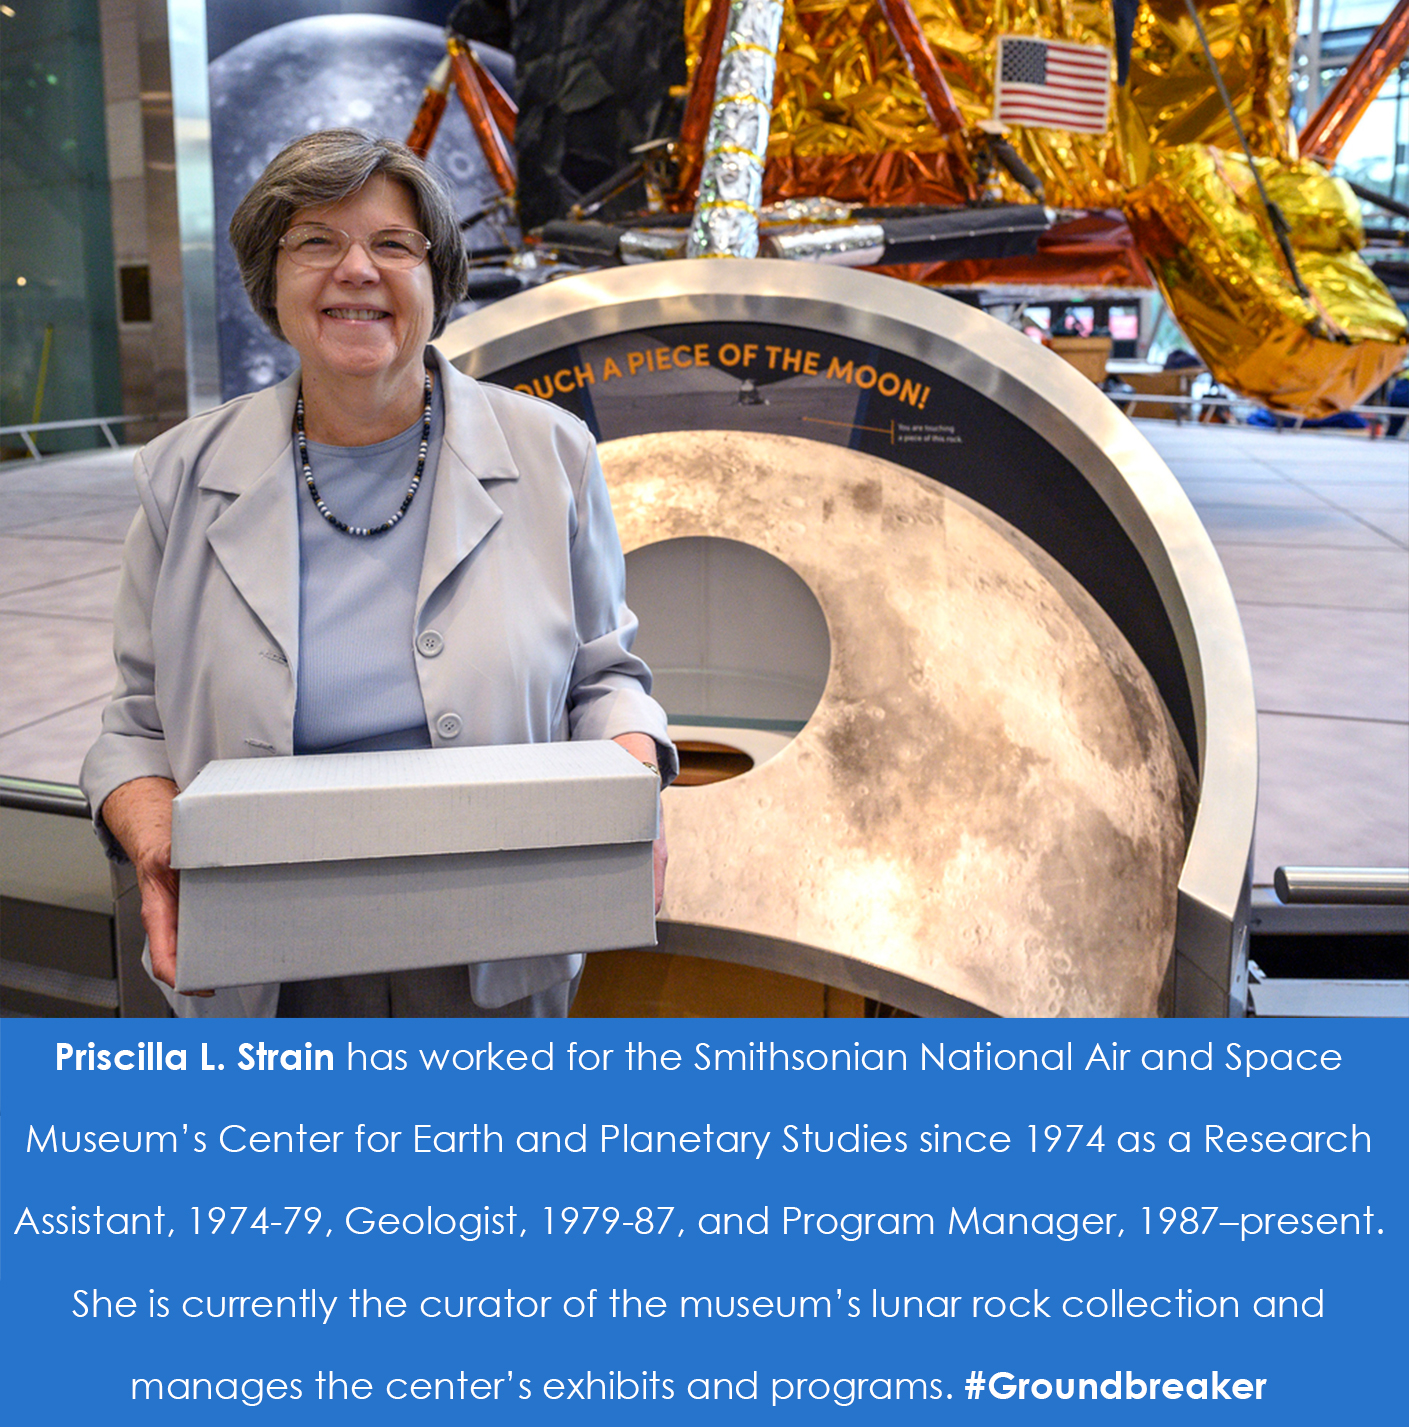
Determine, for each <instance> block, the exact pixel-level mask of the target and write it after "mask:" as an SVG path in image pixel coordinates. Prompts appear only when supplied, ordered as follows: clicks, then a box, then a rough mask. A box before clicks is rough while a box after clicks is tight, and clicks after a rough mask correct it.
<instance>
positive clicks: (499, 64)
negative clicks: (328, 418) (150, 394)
mask: <svg viewBox="0 0 1409 1427" xmlns="http://www.w3.org/2000/svg"><path fill="white" fill-rule="evenodd" d="M475 51H476V53H477V54H478V55H479V57H480V59H481V60H482V61H483V62H484V64H485V67H486V68H487V69H489V71H490V72H491V73H492V74H493V75H494V77H495V78H496V79H498V80H499V81H500V83H501V84H504V85H505V87H506V88H508V87H510V86H511V85H512V83H513V62H512V61H511V60H510V59H509V57H508V56H507V55H506V54H504V53H503V52H502V51H500V50H495V49H493V48H491V47H489V46H486V45H476V46H475ZM444 53H445V34H444V31H443V30H441V29H439V28H437V27H436V26H435V25H429V24H425V23H423V22H421V21H418V20H407V19H400V18H397V17H393V16H387V15H342V14H338V15H316V16H311V17H309V18H306V19H301V20H291V21H289V22H288V23H287V24H283V25H275V26H274V27H273V28H272V29H268V30H263V31H261V32H260V33H258V34H255V35H252V36H250V37H249V38H248V39H245V40H242V41H240V43H238V44H236V45H234V46H233V47H232V48H230V49H228V50H226V51H225V53H224V54H221V55H219V56H218V57H217V58H216V59H215V60H213V61H212V62H211V65H210V127H211V160H212V168H213V171H214V180H215V233H216V258H215V266H216V288H217V311H218V321H219V330H220V373H221V395H222V398H223V399H224V400H226V401H228V400H229V399H230V398H232V397H235V396H239V395H240V394H241V393H243V392H247V391H254V390H256V389H258V388H259V387H265V386H269V385H270V384H271V383H273V382H276V381H279V380H280V379H281V378H283V377H285V376H287V375H288V374H289V373H290V372H291V371H292V370H293V368H294V362H295V358H294V354H293V351H292V349H291V348H289V347H287V346H285V345H284V344H283V343H282V342H279V341H278V340H276V339H275V338H274V337H273V336H272V335H271V334H270V333H269V332H268V331H267V330H266V329H265V327H264V324H263V323H262V322H260V320H259V319H258V318H257V317H256V316H255V315H254V313H253V312H252V311H251V310H250V305H249V302H248V301H247V300H246V298H245V294H244V289H243V287H242V286H241V284H240V274H239V270H238V268H237V267H236V265H235V256H234V253H233V252H232V251H231V250H230V245H229V242H228V241H227V240H226V237H225V234H226V232H227V230H228V228H229V226H230V217H231V215H232V214H233V213H234V211H235V208H236V206H237V205H238V204H239V201H240V199H241V198H243V197H244V195H245V194H246V192H248V190H249V188H250V186H251V185H252V184H253V183H254V181H255V180H256V179H257V178H258V177H259V175H260V174H261V173H262V172H263V171H264V167H265V165H266V164H267V163H268V162H269V160H270V159H272V158H273V157H274V155H275V154H276V153H278V152H279V150H280V149H281V148H283V146H284V145H285V144H287V143H288V142H289V141H290V140H291V139H295V138H297V137H299V135H301V134H307V133H311V132H312V131H313V130H315V129H331V128H338V127H342V126H348V127H352V128H357V129H367V130H370V131H371V132H373V133H376V134H383V135H386V136H387V137H389V138H395V139H404V138H405V137H406V135H407V134H408V133H409V132H410V129H411V124H412V121H413V120H414V119H415V117H416V111H417V109H418V108H419V106H420V103H421V95H422V93H423V91H424V89H425V84H426V80H427V79H428V78H429V77H430V74H431V71H432V70H433V69H434V68H435V66H436V64H437V63H438V62H439V60H440V59H441V57H442V56H443V55H444ZM430 163H431V165H432V167H434V168H435V169H437V170H438V171H439V172H440V174H441V175H442V176H443V177H444V178H445V179H446V181H447V183H448V184H449V186H450V191H451V193H452V195H453V196H454V199H455V202H456V207H457V208H458V209H459V211H460V214H461V217H462V218H463V217H468V216H469V215H470V214H472V213H474V212H476V211H478V210H479V209H480V208H482V207H483V206H484V205H485V204H486V203H488V202H489V201H490V199H492V198H493V197H494V196H495V195H496V194H497V193H498V188H497V186H496V184H495V182H494V179H493V177H492V175H491V174H490V172H489V168H488V166H487V165H486V163H485V161H484V156H483V154H482V153H481V152H480V149H479V145H478V144H477V143H476V141H475V138H474V135H473V133H472V132H471V130H470V123H469V120H468V119H467V118H466V116H465V112H464V110H463V109H462V108H460V106H459V105H457V104H451V105H449V106H448V107H447V108H446V111H445V117H444V119H443V121H442V122H441V126H440V130H439V132H438V133H437V135H436V140H435V144H434V146H433V147H432V149H431V151H430ZM467 237H468V239H469V240H470V241H471V242H472V243H473V241H474V240H475V237H476V230H475V229H472V230H470V232H469V233H468V234H467ZM484 241H485V242H490V241H492V240H491V239H490V238H489V237H488V236H487V234H486V235H485V237H484Z"/></svg>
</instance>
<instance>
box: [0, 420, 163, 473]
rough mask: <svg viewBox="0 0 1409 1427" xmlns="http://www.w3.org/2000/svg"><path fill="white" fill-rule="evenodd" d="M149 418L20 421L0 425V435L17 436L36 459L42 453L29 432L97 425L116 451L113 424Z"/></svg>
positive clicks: (75, 429) (40, 458) (117, 446)
mask: <svg viewBox="0 0 1409 1427" xmlns="http://www.w3.org/2000/svg"><path fill="white" fill-rule="evenodd" d="M151 420H153V418H152V417H150V416H143V415H140V414H136V413H134V414H131V415H124V416H82V417H78V418H77V419H75V420H73V421H22V422H20V423H19V425H17V426H0V436H18V437H19V438H20V440H21V441H23V442H24V444H25V446H26V448H27V449H28V451H29V454H30V455H31V456H32V457H33V458H34V459H35V460H36V461H38V460H42V459H43V456H44V453H43V452H42V451H41V450H40V449H39V447H38V446H36V445H35V444H34V441H33V440H32V439H31V437H30V434H29V433H30V432H31V431H78V430H80V429H82V428H85V427H89V426H97V427H100V428H101V429H102V432H103V435H104V436H106V437H107V438H108V445H109V446H111V447H112V449H113V450H114V451H116V450H118V449H119V448H120V446H121V444H122V443H121V442H120V441H119V440H118V439H117V437H116V436H114V435H113V433H112V427H113V426H117V425H121V424H122V423H124V422H127V421H151Z"/></svg>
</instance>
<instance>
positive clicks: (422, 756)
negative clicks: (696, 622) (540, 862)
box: [171, 741, 657, 868]
mask: <svg viewBox="0 0 1409 1427" xmlns="http://www.w3.org/2000/svg"><path fill="white" fill-rule="evenodd" d="M656 789H657V780H656V778H655V775H654V774H652V773H651V772H650V770H649V769H647V768H645V767H644V766H643V765H642V764H641V763H639V762H638V761H637V760H636V759H635V758H633V757H632V756H631V755H630V754H629V753H627V752H626V751H625V749H623V748H620V747H618V746H617V745H616V744H615V743H611V742H605V741H603V742H583V743H534V744H516V745H511V746H504V747H495V748H418V749H409V750H404V751H400V752H378V753H316V754H309V755H306V756H304V757H299V758H235V759H222V760H218V761H216V762H213V763H209V764H207V765H206V766H205V768H203V769H202V770H201V772H200V773H199V774H198V775H197V776H196V778H195V779H194V780H193V781H192V782H191V784H190V786H189V787H188V788H186V789H185V791H183V792H182V793H181V794H180V795H179V796H178V797H177V799H176V803H175V807H174V808H173V814H172V832H171V853H172V855H171V865H172V866H173V867H176V868H192V867H250V866H257V865H261V864H267V863H291V862H336V861H346V860H349V859H353V858H383V857H420V856H428V855H438V854H442V853H456V852H494V851H502V850H505V849H515V848H534V847H583V846H590V845H596V844H605V843H620V842H650V841H651V840H652V839H653V838H654V837H655V835H656Z"/></svg>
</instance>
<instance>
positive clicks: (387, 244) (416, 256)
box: [279, 223, 431, 269]
mask: <svg viewBox="0 0 1409 1427" xmlns="http://www.w3.org/2000/svg"><path fill="white" fill-rule="evenodd" d="M354 241H355V242H357V244H358V245H359V246H360V247H361V248H362V250H363V252H365V253H366V254H367V256H368V257H369V258H371V260H372V261H373V262H374V263H375V264H376V265H377V266H378V267H379V268H395V269H405V268H418V267H420V265H421V264H422V263H423V262H425V260H426V254H427V253H429V252H430V249H431V244H430V239H429V238H427V237H426V236H425V234H424V233H418V232H416V231H415V229H414V228H383V229H382V230H381V231H380V232H379V233H371V234H369V235H368V236H367V237H365V238H358V239H355V240H354V239H353V238H352V237H350V236H349V235H348V234H346V233H344V232H343V230H342V229H341V228H328V227H325V226H324V225H323V224H322V223H299V224H297V225H296V226H295V227H293V228H290V229H289V231H288V232H287V233H285V234H284V236H283V237H282V238H280V239H279V246H280V247H281V248H282V249H283V250H284V251H285V252H286V253H287V254H288V255H289V259H290V261H292V262H295V263H297V264H298V265H299V267H301V268H335V267H337V265H338V264H339V263H340V262H342V260H343V259H344V258H345V257H346V256H347V251H348V249H349V248H350V247H351V246H352V244H353V242H354Z"/></svg>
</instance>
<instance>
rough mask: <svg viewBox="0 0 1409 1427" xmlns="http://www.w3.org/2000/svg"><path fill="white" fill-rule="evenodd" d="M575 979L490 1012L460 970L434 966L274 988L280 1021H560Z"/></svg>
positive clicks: (578, 978)
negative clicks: (329, 1018)
mask: <svg viewBox="0 0 1409 1427" xmlns="http://www.w3.org/2000/svg"><path fill="white" fill-rule="evenodd" d="M579 980H581V977H580V976H574V977H573V979H572V980H571V981H560V982H559V983H558V984H557V985H556V986H550V987H548V989H547V990H546V991H539V992H537V993H536V994H535V995H532V996H525V997H524V998H523V999H522V1000H521V1001H510V1002H509V1004H508V1005H507V1006H495V1007H494V1008H493V1009H492V1010H489V1009H486V1008H485V1007H484V1006H481V1005H478V1004H477V1003H476V1002H475V1000H474V999H473V997H471V995H470V978H469V977H468V976H467V975H466V974H465V968H464V967H463V966H434V967H431V968H429V969H428V970H424V971H393V972H389V973H387V974H384V975H373V976H328V977H324V978H322V979H321V980H318V981H288V982H285V983H284V985H282V986H281V987H280V988H279V1010H278V1012H277V1014H278V1015H279V1016H280V1017H281V1018H282V1017H305V1016H371V1017H390V1016H394V1017H399V1018H403V1019H404V1018H407V1017H422V1018H424V1017H431V1016H449V1017H469V1018H480V1017H490V1016H504V1017H524V1016H532V1017H562V1016H566V1015H567V1013H568V1010H569V1009H570V1008H571V1006H572V998H573V997H574V996H575V995H576V994H577V983H578V981H579Z"/></svg>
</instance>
